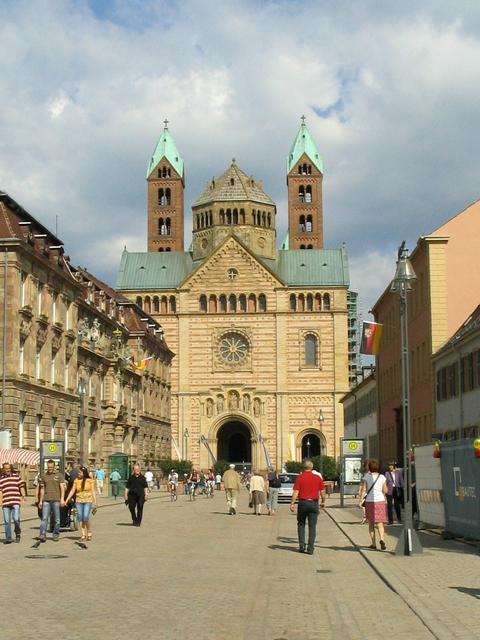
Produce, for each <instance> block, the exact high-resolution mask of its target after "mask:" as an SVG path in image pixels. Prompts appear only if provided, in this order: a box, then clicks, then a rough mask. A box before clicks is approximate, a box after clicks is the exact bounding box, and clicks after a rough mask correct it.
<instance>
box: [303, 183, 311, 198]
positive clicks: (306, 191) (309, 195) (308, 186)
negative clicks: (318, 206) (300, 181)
mask: <svg viewBox="0 0 480 640" xmlns="http://www.w3.org/2000/svg"><path fill="white" fill-rule="evenodd" d="M305 202H312V186H311V185H310V184H307V187H306V189H305Z"/></svg>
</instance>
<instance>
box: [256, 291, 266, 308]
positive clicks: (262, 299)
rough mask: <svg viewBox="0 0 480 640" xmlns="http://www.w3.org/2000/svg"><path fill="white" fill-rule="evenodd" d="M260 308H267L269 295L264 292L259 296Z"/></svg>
mask: <svg viewBox="0 0 480 640" xmlns="http://www.w3.org/2000/svg"><path fill="white" fill-rule="evenodd" d="M258 310H259V311H262V312H265V311H266V310H267V297H266V295H265V294H264V293H261V294H260V295H259V296H258Z"/></svg>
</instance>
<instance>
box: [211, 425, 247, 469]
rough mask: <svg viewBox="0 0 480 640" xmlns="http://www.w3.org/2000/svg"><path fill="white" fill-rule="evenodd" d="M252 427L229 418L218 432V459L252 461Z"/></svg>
mask: <svg viewBox="0 0 480 640" xmlns="http://www.w3.org/2000/svg"><path fill="white" fill-rule="evenodd" d="M251 439H252V436H251V433H250V429H249V428H248V427H247V426H246V425H245V424H244V423H243V422H240V421H239V420H229V421H228V422H226V423H225V424H224V425H222V426H221V427H220V429H219V430H218V433H217V460H228V462H251V461H252V443H251Z"/></svg>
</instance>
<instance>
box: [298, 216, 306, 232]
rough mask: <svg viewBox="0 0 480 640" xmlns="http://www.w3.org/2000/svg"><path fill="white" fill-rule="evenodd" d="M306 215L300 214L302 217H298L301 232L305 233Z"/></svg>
mask: <svg viewBox="0 0 480 640" xmlns="http://www.w3.org/2000/svg"><path fill="white" fill-rule="evenodd" d="M305 228H306V227H305V216H303V215H302V216H300V218H299V219H298V230H299V231H300V233H303V232H304V231H305Z"/></svg>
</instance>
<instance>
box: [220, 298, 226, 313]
mask: <svg viewBox="0 0 480 640" xmlns="http://www.w3.org/2000/svg"><path fill="white" fill-rule="evenodd" d="M218 302H219V305H220V308H219V311H220V313H227V296H224V295H221V296H220V298H219V299H218Z"/></svg>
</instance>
